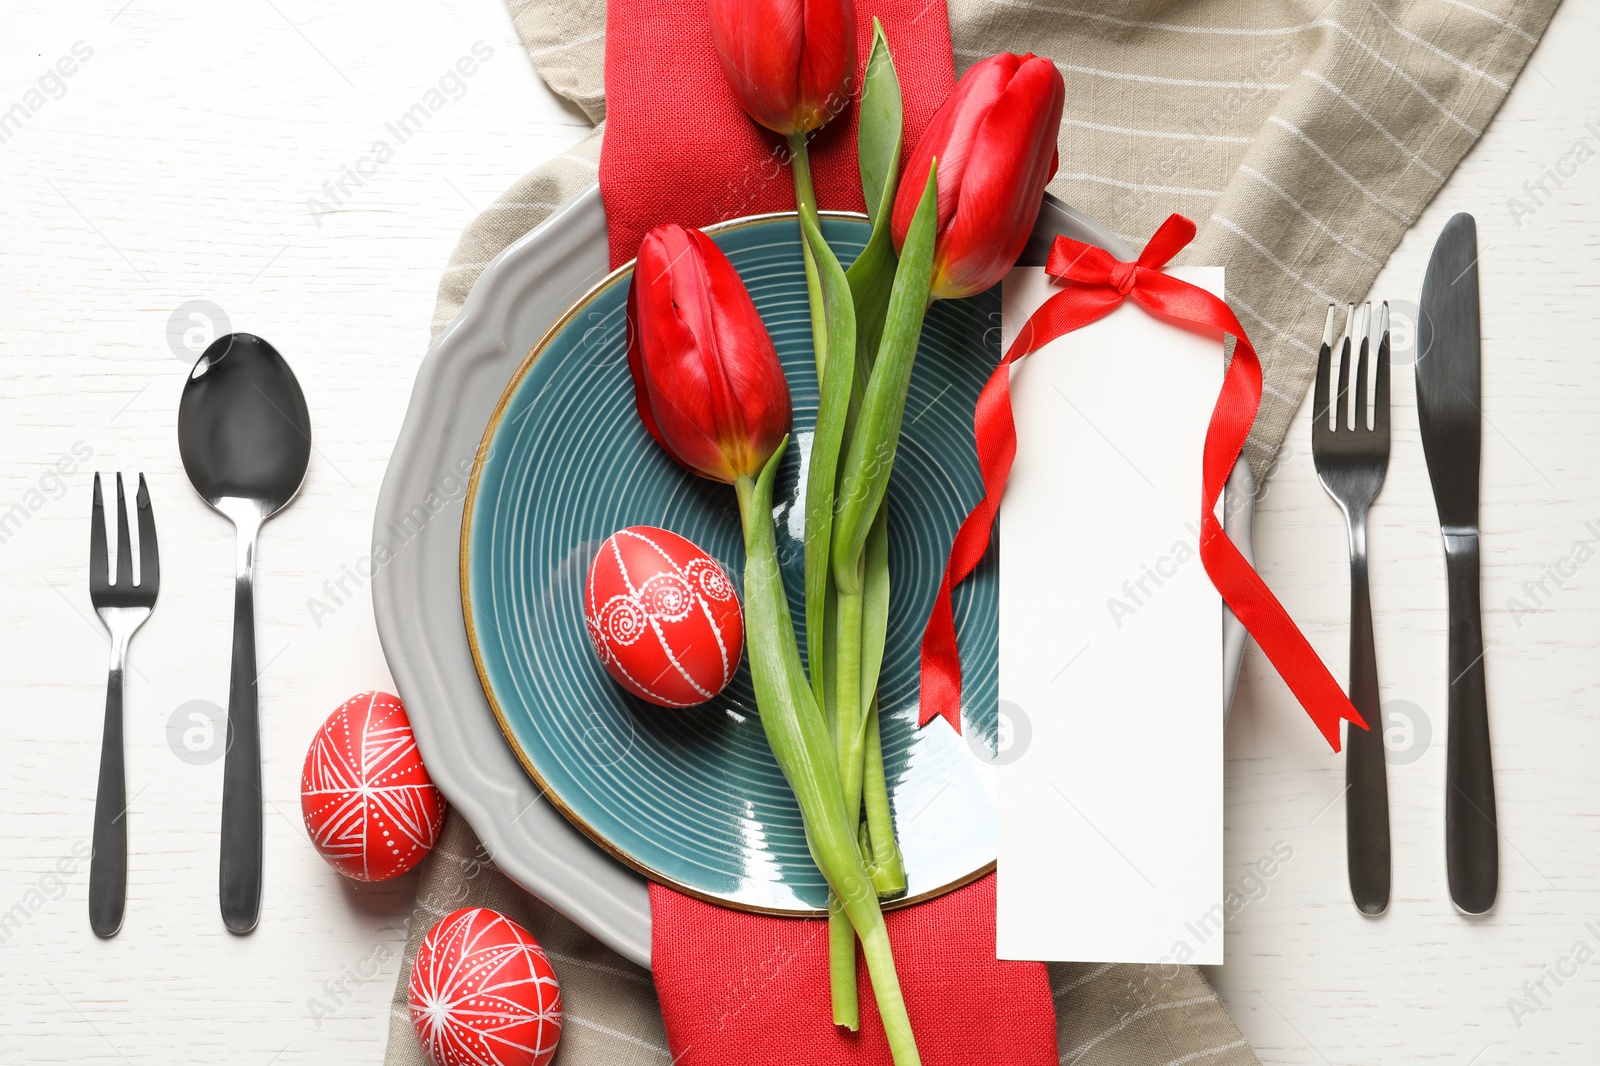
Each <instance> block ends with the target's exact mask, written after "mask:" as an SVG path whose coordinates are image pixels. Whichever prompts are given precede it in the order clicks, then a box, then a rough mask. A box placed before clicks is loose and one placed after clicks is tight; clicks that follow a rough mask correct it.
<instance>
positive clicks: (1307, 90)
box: [386, 0, 1558, 1066]
mask: <svg viewBox="0 0 1600 1066" xmlns="http://www.w3.org/2000/svg"><path fill="white" fill-rule="evenodd" d="M508 2H509V4H510V7H511V13H512V17H513V19H514V20H515V22H516V26H517V31H518V33H519V34H520V35H521V37H522V40H523V42H524V44H525V45H526V46H527V48H528V52H529V55H530V56H531V57H532V59H533V62H534V65H535V66H536V67H537V68H538V70H539V72H540V74H541V75H543V77H544V78H545V80H546V81H548V82H549V83H550V85H551V87H552V88H554V89H555V90H556V91H557V92H559V93H561V94H562V95H563V96H565V97H567V98H569V99H570V100H572V101H573V102H574V103H575V104H577V105H578V106H579V107H581V108H582V109H583V110H584V112H585V113H586V114H587V115H589V117H590V118H591V119H593V120H594V121H595V122H596V123H597V124H599V127H600V128H597V129H596V131H595V133H594V135H592V136H590V137H589V138H588V139H587V140H585V141H584V142H583V143H581V144H579V145H578V146H577V147H575V148H574V149H572V150H571V151H570V152H568V153H566V154H564V155H562V156H560V157H558V158H556V159H554V160H551V161H550V162H549V163H546V164H545V165H544V166H542V167H540V168H538V169H537V170H535V171H533V172H532V173H531V174H529V175H528V176H527V177H525V178H523V179H522V180H521V181H519V182H517V183H516V184H515V185H514V186H512V188H511V189H509V190H508V191H507V192H506V193H505V195H504V196H502V197H501V198H500V200H499V201H498V202H496V203H495V205H494V206H492V207H491V208H490V209H489V210H488V211H486V212H484V214H483V215H482V216H481V217H480V218H479V219H478V220H477V221H476V222H474V223H473V224H472V225H471V226H470V227H468V229H467V231H466V233H465V234H463V236H462V238H461V243H460V245H459V246H458V247H457V248H456V251H455V255H454V256H453V258H452V263H451V266H450V269H449V270H448V271H447V272H446V274H445V276H444V279H443V281H442V282H441V284H440V286H439V301H438V307H437V310H436V312H435V317H434V324H433V325H434V333H435V334H437V333H438V331H439V330H441V329H443V328H444V326H445V325H446V324H447V323H448V322H449V321H450V320H451V319H452V318H454V317H455V315H456V313H457V312H458V311H459V310H460V309H461V304H462V302H463V301H464V300H465V299H466V297H467V293H468V292H469V291H470V290H471V288H472V285H473V283H474V282H475V281H476V280H477V277H478V275H479V274H480V273H481V272H482V270H483V267H484V266H485V265H487V263H488V261H489V260H491V259H493V258H494V256H495V254H496V253H498V252H499V251H500V250H501V249H503V248H504V247H505V246H506V245H508V244H510V243H511V242H512V241H514V240H516V239H517V238H518V237H520V236H522V235H523V234H524V233H526V232H528V230H530V229H532V228H533V227H534V226H535V225H537V224H538V223H539V222H540V221H541V220H542V219H543V218H544V217H545V216H546V215H547V214H549V213H550V211H551V210H553V209H554V207H555V206H556V205H558V204H560V203H562V202H563V201H565V200H567V199H568V198H570V197H571V196H573V195H574V194H576V193H577V192H579V191H581V190H582V189H583V188H585V187H586V186H588V185H589V184H590V183H592V182H593V181H594V180H595V177H596V170H597V164H598V161H599V158H600V137H601V128H603V125H604V119H605V94H604V87H603V79H602V70H603V62H604V56H605V6H604V4H603V3H602V2H600V0H508ZM689 2H696V0H689ZM1557 3H1558V0H1327V2H1322V0H1101V2H1091V0H1084V2H1083V3H1081V4H1071V3H1065V2H1055V0H949V11H950V30H951V39H952V41H953V42H954V46H955V53H956V68H957V70H958V71H960V70H961V69H963V68H965V67H966V66H968V65H970V64H971V63H972V62H974V61H975V60H977V59H979V58H981V57H982V56H985V55H988V54H990V53H992V52H997V51H1014V52H1024V51H1031V52H1035V53H1037V54H1039V55H1046V56H1050V57H1052V58H1053V59H1055V60H1056V61H1057V64H1058V66H1059V67H1060V68H1061V72H1062V74H1063V76H1064V77H1065V78H1066V84H1067V101H1068V103H1067V109H1066V117H1065V118H1064V119H1063V121H1062V127H1061V136H1060V148H1061V167H1060V171H1059V172H1058V174H1057V175H1056V179H1055V181H1054V182H1053V183H1052V185H1051V191H1052V192H1054V193H1055V194H1056V195H1058V196H1060V197H1061V198H1062V199H1064V200H1066V201H1067V202H1068V203H1070V204H1072V205H1073V206H1075V207H1077V208H1080V209H1081V210H1083V211H1085V212H1086V213H1087V214H1089V215H1090V216H1091V217H1093V218H1096V219H1098V220H1100V221H1101V222H1102V223H1105V224H1106V225H1107V226H1109V227H1110V228H1111V229H1112V230H1114V231H1116V232H1117V233H1118V234H1119V235H1120V236H1121V237H1123V238H1124V239H1125V240H1126V241H1128V243H1130V244H1132V245H1133V246H1135V247H1141V246H1142V245H1143V244H1144V241H1145V239H1146V238H1147V237H1148V236H1149V234H1150V233H1152V232H1153V231H1154V230H1155V227H1156V226H1157V225H1159V224H1160V222H1161V221H1162V219H1164V218H1165V217H1166V216H1167V215H1168V214H1170V213H1171V212H1173V211H1178V212H1181V213H1183V214H1186V215H1188V216H1189V217H1191V218H1193V219H1194V220H1195V221H1196V222H1197V223H1199V225H1200V233H1199V237H1198V239H1197V240H1196V241H1195V243H1194V244H1193V245H1192V246H1191V247H1190V249H1189V250H1188V252H1187V253H1186V254H1185V256H1184V257H1183V258H1182V260H1181V261H1187V262H1192V263H1205V264H1221V265H1223V266H1224V267H1226V268H1227V272H1228V294H1227V295H1228V301H1229V303H1230V304H1231V305H1232V307H1233V309H1234V311H1235V312H1236V313H1237V314H1238V315H1239V318H1240V320H1241V321H1242V322H1243V323H1244V326H1245V328H1246V329H1248V330H1249V331H1250V334H1251V340H1252V341H1253V342H1254V344H1255V346H1256V349H1257V350H1258V351H1259V352H1260V353H1261V357H1262V362H1263V364H1264V368H1265V375H1266V386H1265V388H1266V394H1265V397H1264V402H1263V405H1262V409H1261V414H1260V417H1259V418H1258V419H1257V421H1256V425H1255V428H1254V430H1253V431H1252V433H1251V436H1250V442H1249V454H1250V461H1251V465H1252V466H1253V467H1254V469H1255V472H1256V475H1257V478H1258V480H1260V479H1264V478H1265V477H1266V476H1267V475H1268V474H1269V473H1270V466H1271V462H1272V458H1273V456H1274V455H1275V454H1276V452H1277V449H1278V445H1279V444H1281V443H1282V441H1283V436H1284V433H1285V432H1286V431H1287V429H1288V426H1289V420H1290V419H1291V418H1292V417H1293V415H1294V412H1295V409H1296V408H1297V407H1298V406H1299V404H1300V401H1301V398H1302V397H1303V396H1304V395H1305V391H1306V386H1307V384H1308V383H1309V381H1310V379H1311V374H1312V371H1313V368H1314V365H1315V359H1316V350H1315V347H1314V346H1313V340H1314V339H1316V338H1320V336H1321V331H1322V320H1323V316H1324V314H1325V310H1326V307H1327V304H1328V303H1329V302H1343V301H1346V300H1356V299H1360V298H1362V297H1364V296H1365V295H1366V292H1367V289H1368V287H1369V286H1370V285H1371V284H1372V281H1373V279H1374V278H1375V277H1376V275H1377V273H1378V270H1379V268H1380V267H1381V266H1382V265H1383V262H1384V260H1386V259H1387V258H1388V256H1389V253H1390V252H1392V251H1393V250H1394V248H1395V246H1396V245H1397V244H1398V243H1399V241H1400V237H1401V235H1402V234H1403V233H1404V232H1405V230H1406V228H1407V227H1408V226H1409V225H1410V224H1411V222H1412V221H1413V220H1414V219H1415V218H1416V217H1417V215H1418V214H1419V213H1420V212H1421V210H1422V208H1423V207H1424V205H1426V204H1427V203H1428V201H1429V200H1430V199H1432V197H1433V195H1434V193H1435V192H1437V191H1438V189H1439V186H1440V185H1441V184H1443V182H1444V179H1445V177H1446V176H1447V175H1448V174H1449V173H1450V171H1451V170H1452V169H1453V168H1454V167H1455V165H1456V163H1457V162H1458V161H1459V160H1460V159H1461V157H1462V156H1463V155H1464V154H1465V153H1466V151H1467V149H1468V148H1470V147H1471V146H1472V143H1473V141H1475V140H1476V139H1477V137H1478V136H1479V135H1480V134H1481V133H1482V132H1483V129H1484V127H1486V126H1487V125H1488V123H1489V120H1490V119H1491V118H1492V117H1493V115H1494V113H1495V110H1496V109H1497V108H1498V107H1499V106H1500V102H1501V101H1502V100H1503V99H1504V98H1505V94H1506V91H1507V90H1508V89H1509V88H1510V85H1511V83H1512V82H1513V81H1514V80H1515V79H1516V77H1517V75H1518V73H1519V72H1520V71H1521V69H1522V66H1523V64H1524V63H1525V62H1526V61H1527V59H1528V55H1529V53H1530V52H1531V51H1532V50H1533V46H1534V45H1535V44H1536V43H1537V42H1538V39H1539V35H1540V34H1541V33H1543V32H1544V28H1545V26H1546V25H1547V24H1548V23H1549V20H1550V16H1551V15H1552V14H1554V12H1555V8H1556V5H1557ZM402 695H404V693H402ZM437 852H438V854H437V855H436V856H435V857H434V858H432V859H431V860H430V862H429V866H428V869H427V872H426V874H425V875H424V880H423V885H422V890H421V895H420V898H419V902H418V905H417V907H418V913H417V916H416V919H415V920H414V921H413V922H412V928H411V937H410V942H409V943H408V944H407V950H406V963H405V965H404V966H402V969H401V974H400V981H399V984H398V986H397V988H396V989H395V999H394V1016H393V1019H392V1022H391V1031H390V1040H389V1050H388V1056H387V1059H386V1061H387V1062H388V1063H389V1064H390V1066H417V1064H420V1063H422V1062H423V1061H424V1060H423V1057H422V1053H421V1050H420V1049H419V1048H418V1047H417V1044H416V1041H415V1039H414V1038H413V1037H412V1034H411V1024H410V1018H409V1015H408V1014H407V1011H406V980H407V976H408V970H409V965H410V959H411V957H412V955H413V954H414V953H415V951H416V947H417V942H418V941H419V940H420V939H421V937H422V935H423V933H425V932H426V931H427V929H428V928H429V927H430V926H431V925H432V924H433V922H434V921H435V920H436V919H437V918H438V917H439V916H441V915H442V914H443V913H445V912H447V911H449V910H451V909H454V908H455V907H460V906H470V905H485V906H492V907H495V908H497V909H499V910H502V911H504V912H505V913H507V914H508V915H510V916H511V917H512V918H514V919H515V920H517V921H519V922H521V923H523V924H524V925H526V926H527V928H528V929H529V930H530V931H532V932H533V934H534V935H535V936H536V937H538V938H539V940H540V941H541V942H542V943H543V944H544V945H545V947H546V948H547V950H549V952H550V955H551V957H552V959H553V961H554V963H555V966H556V970H557V973H558V975H559V976H560V978H561V982H562V992H563V996H564V998H565V1001H566V1011H567V1025H566V1028H565V1031H564V1034H563V1036H562V1051H561V1052H560V1055H559V1057H558V1066H579V1064H590V1063H606V1064H617V1066H629V1064H633V1063H649V1064H659V1063H667V1062H669V1060H670V1057H671V1056H670V1054H669V1053H668V1051H667V1048H666V1038H665V1035H664V1033H663V1031H662V1028H661V1018H660V1014H659V1012H658V1010H657V1009H656V1004H655V994H654V991H653V989H652V987H651V984H650V979H649V975H648V974H647V973H645V972H644V971H643V970H640V969H639V968H638V967H636V966H634V965H632V964H631V963H628V962H627V961H625V960H623V959H621V958H619V957H618V956H617V955H615V954H614V953H612V952H611V951H610V950H609V949H607V948H605V947H603V946H602V945H600V944H599V943H598V942H597V941H596V940H594V938H593V937H590V936H589V935H588V934H586V933H584V932H582V931H581V930H579V929H578V928H577V927H576V926H574V925H572V923H570V922H568V921H567V920H566V919H564V918H562V917H560V916H559V915H557V914H555V912H553V911H551V910H550V909H549V908H548V907H545V906H544V905H543V904H541V903H539V902H538V901H537V900H534V899H532V898H531V897H529V896H528V895H526V894H525V893H523V892H521V891H520V890H518V889H516V888H515V887H514V886H512V885H511V884H510V882H508V881H507V880H506V879H505V877H504V876H503V875H502V874H500V872H499V871H498V870H496V869H495V868H494V867H493V866H492V865H491V864H490V863H489V862H488V860H487V858H486V857H485V856H484V855H483V854H482V850H481V846H480V845H479V843H478V841H477V838H476V837H475V836H474V835H473V833H472V829H471V827H469V826H468V825H467V824H466V823H465V821H463V820H462V819H460V818H459V817H456V816H455V815H451V817H450V820H449V822H448V823H447V825H446V828H445V833H444V836H443V838H442V839H441V841H440V843H439V846H438V848H437ZM1050 972H1051V978H1052V987H1053V988H1054V990H1055V995H1056V1007H1057V1014H1058V1025H1059V1043H1060V1049H1061V1062H1062V1063H1063V1066H1067V1064H1077V1066H1111V1064H1117V1066H1177V1064H1179V1063H1195V1064H1197V1066H1248V1064H1253V1063H1255V1062H1256V1057H1255V1055H1254V1054H1253V1053H1252V1052H1251V1051H1250V1049H1249V1047H1248V1046H1247V1045H1246V1043H1245V1041H1244V1039H1243V1037H1242V1036H1240V1034H1239V1030H1238V1028H1237V1027H1236V1026H1235V1025H1234V1024H1233V1022H1232V1020H1231V1019H1230V1018H1229V1017H1228V1015H1227V1013H1226V1011H1224V1009H1223V1008H1222V1005H1221V1003H1220V1002H1219V1001H1218V1000H1217V997H1216V994H1215V993H1214V992H1213V991H1212V990H1211V987H1210V985H1208V984H1207V983H1206V980H1205V978H1204V977H1203V976H1202V975H1201V974H1200V972H1199V971H1198V970H1196V969H1193V968H1192V967H1184V968H1181V969H1179V970H1177V972H1176V974H1175V975H1173V974H1170V973H1164V972H1163V971H1162V970H1161V969H1160V968H1157V967H1144V966H1110V965H1087V964H1083V965H1077V964H1074V965H1067V964H1056V965H1052V966H1051V968H1050Z"/></svg>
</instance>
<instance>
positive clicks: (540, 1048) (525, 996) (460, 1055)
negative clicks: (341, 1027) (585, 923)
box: [406, 907, 561, 1066]
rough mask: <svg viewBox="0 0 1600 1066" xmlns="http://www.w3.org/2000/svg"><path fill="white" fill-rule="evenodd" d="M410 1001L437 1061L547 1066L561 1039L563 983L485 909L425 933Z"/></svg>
mask: <svg viewBox="0 0 1600 1066" xmlns="http://www.w3.org/2000/svg"><path fill="white" fill-rule="evenodd" d="M406 998H407V1000H408V1001H409V1003H410V1006H411V1026H412V1028H413V1029H415V1030H416V1033H417V1043H419V1044H421V1045H422V1050H423V1051H424V1052H425V1053H426V1054H427V1056H428V1059H429V1061H430V1062H432V1063H433V1066H545V1064H546V1063H548V1062H549V1061H550V1060H551V1059H552V1058H554V1057H555V1053H556V1042H557V1041H558V1040H560V1039H561V986H560V985H559V984H558V983H557V982H556V972H555V970H553V969H551V967H550V960H549V959H548V958H546V957H545V953H544V949H543V948H541V947H540V946H539V942H538V941H537V940H535V939H534V938H533V935H532V934H531V933H529V932H528V931H527V930H526V929H524V928H522V926H520V925H518V924H517V923H516V922H513V921H512V920H511V919H510V918H507V917H506V916H505V915H503V914H501V913H500V912H498V911H493V910H490V909H489V908H487V907H463V908H462V909H461V910H458V911H455V912H454V913H451V914H447V915H445V916H444V917H443V918H441V919H439V922H438V924H437V925H435V926H434V927H433V928H432V929H430V930H428V935H427V936H424V937H423V938H422V943H421V944H420V945H419V946H418V947H417V955H416V959H415V961H413V962H412V964H411V983H410V984H409V985H408V986H407V996H406Z"/></svg>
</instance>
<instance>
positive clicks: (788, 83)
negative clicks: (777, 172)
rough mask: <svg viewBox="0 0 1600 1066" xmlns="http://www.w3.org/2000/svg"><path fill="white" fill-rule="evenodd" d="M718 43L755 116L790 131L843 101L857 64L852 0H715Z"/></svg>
mask: <svg viewBox="0 0 1600 1066" xmlns="http://www.w3.org/2000/svg"><path fill="white" fill-rule="evenodd" d="M710 3H711V43H712V44H713V45H714V46H715V47H716V50H717V58H718V59H720V60H721V61H722V70H723V73H725V74H726V75H727V76H728V84H729V85H731V86H733V94H734V95H735V96H737V97H738V98H739V106H740V107H742V108H744V109H745V111H747V112H749V114H750V117H751V118H753V119H755V120H756V121H757V122H759V123H761V124H762V125H763V126H765V127H767V129H769V130H772V131H773V132H774V133H780V134H782V135H784V136H785V137H787V136H789V135H790V134H794V133H809V132H810V131H812V130H814V129H817V128H818V127H820V126H822V125H824V124H825V123H826V122H827V121H828V120H829V119H831V118H833V116H834V115H837V114H838V113H839V112H840V111H842V110H843V109H844V106H845V104H846V103H848V102H849V100H850V79H851V77H852V76H854V74H855V70H856V14H855V5H854V3H852V0H710Z"/></svg>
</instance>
